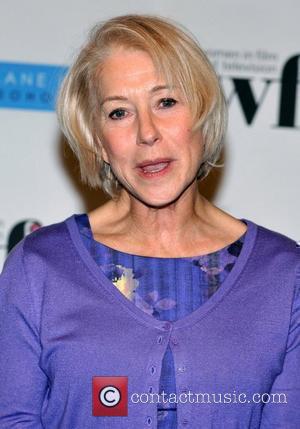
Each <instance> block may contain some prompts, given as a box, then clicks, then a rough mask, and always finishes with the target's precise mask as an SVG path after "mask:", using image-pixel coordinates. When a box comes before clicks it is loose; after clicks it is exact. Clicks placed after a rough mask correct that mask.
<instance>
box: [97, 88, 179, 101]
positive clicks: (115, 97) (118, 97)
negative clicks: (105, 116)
mask: <svg viewBox="0 0 300 429" xmlns="http://www.w3.org/2000/svg"><path fill="white" fill-rule="evenodd" d="M172 88H173V89H174V87H172V86H170V85H156V86H154V87H153V88H151V89H150V91H149V92H150V93H151V94H153V93H155V92H158V91H161V90H163V89H172ZM107 101H128V98H127V97H123V96H122V95H110V96H108V97H105V98H104V99H103V100H102V101H101V103H100V106H102V105H103V104H104V103H106V102H107Z"/></svg>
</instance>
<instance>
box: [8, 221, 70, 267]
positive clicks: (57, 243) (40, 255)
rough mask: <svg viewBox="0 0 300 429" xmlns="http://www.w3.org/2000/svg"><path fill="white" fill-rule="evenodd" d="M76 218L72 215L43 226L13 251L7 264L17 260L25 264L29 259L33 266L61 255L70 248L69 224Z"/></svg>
mask: <svg viewBox="0 0 300 429" xmlns="http://www.w3.org/2000/svg"><path fill="white" fill-rule="evenodd" d="M74 217H75V215H71V216H69V217H68V218H66V219H64V220H62V221H59V222H55V223H52V224H49V225H45V226H42V227H40V228H38V229H36V230H35V231H33V232H31V233H30V234H28V235H26V236H25V237H24V238H23V239H22V240H21V241H19V242H18V243H17V244H16V245H15V246H14V247H13V248H12V249H11V251H10V252H9V254H8V256H7V258H6V261H5V263H6V264H7V263H8V262H9V261H11V262H13V261H17V260H20V261H22V263H23V262H24V261H25V262H26V260H27V259H28V260H29V264H30V265H31V266H32V265H34V264H35V263H36V262H37V260H39V261H41V260H42V259H44V260H47V259H49V258H51V255H55V254H58V253H61V252H62V251H63V249H66V248H67V247H68V246H69V243H70V234H69V228H68V224H69V223H71V222H72V218H74Z"/></svg>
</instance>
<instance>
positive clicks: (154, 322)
mask: <svg viewBox="0 0 300 429" xmlns="http://www.w3.org/2000/svg"><path fill="white" fill-rule="evenodd" d="M75 216H76V214H74V215H72V216H70V217H69V218H68V219H66V221H65V222H66V225H67V227H68V231H69V234H70V237H71V239H72V242H73V244H74V246H75V248H76V250H77V253H78V256H79V258H80V260H81V261H82V263H83V264H84V265H85V266H86V267H87V268H88V269H89V271H90V272H91V274H92V275H93V278H94V281H95V284H96V285H97V287H99V286H100V287H104V288H105V290H106V291H107V292H108V293H109V294H110V295H111V296H112V297H113V298H114V299H115V300H116V301H117V302H119V303H120V304H121V306H122V308H123V309H124V310H125V311H126V312H128V313H129V314H130V315H131V316H133V317H134V318H135V319H136V320H138V321H140V322H141V323H143V324H146V325H148V326H149V325H150V326H152V327H155V328H158V329H162V330H164V331H165V330H170V329H172V328H173V329H179V328H183V327H186V326H189V325H191V324H194V323H196V322H198V321H199V320H200V319H202V318H203V317H204V316H205V315H206V314H207V313H208V312H209V311H210V310H212V309H213V308H214V307H215V306H216V305H217V304H218V303H219V302H220V301H221V300H222V299H223V298H225V296H226V295H227V293H228V292H229V291H230V290H231V288H232V287H233V286H234V284H235V282H236V280H237V279H238V277H239V275H240V274H241V273H242V271H243V269H244V267H245V265H246V263H247V261H248V259H249V257H250V255H251V252H252V250H253V246H254V243H255V239H256V234H257V229H258V226H257V225H256V224H255V223H253V222H251V221H250V220H248V219H240V220H241V221H244V222H245V223H246V224H247V231H246V232H245V233H244V242H243V246H242V250H241V252H240V254H239V256H238V257H237V259H236V261H235V264H234V266H233V268H232V270H231V271H230V272H229V273H228V274H227V277H226V279H225V280H224V282H222V284H221V286H220V287H219V288H218V290H217V291H216V292H215V293H214V294H213V295H212V296H211V297H210V298H209V299H208V300H207V301H206V302H204V303H203V304H202V305H201V306H200V307H199V308H197V309H196V310H194V311H193V312H191V313H190V314H188V315H186V316H185V317H183V318H180V319H178V320H176V321H173V322H171V321H167V320H158V319H156V318H155V317H154V316H152V315H150V314H148V313H146V312H144V311H143V310H141V309H140V308H138V307H137V306H136V305H135V303H134V302H132V301H130V300H129V299H128V298H126V297H125V296H124V295H123V294H122V292H120V291H119V289H118V288H117V287H116V286H115V285H114V284H113V283H112V282H111V281H110V280H109V279H108V278H107V277H106V276H105V274H104V273H103V271H102V270H101V269H99V266H98V265H97V263H96V261H95V260H94V258H93V257H92V255H91V254H90V253H89V251H88V249H87V248H86V246H85V245H84V243H83V241H82V238H81V235H80V232H79V229H78V226H77V223H76V219H75Z"/></svg>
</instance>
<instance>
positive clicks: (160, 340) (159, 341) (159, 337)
mask: <svg viewBox="0 0 300 429" xmlns="http://www.w3.org/2000/svg"><path fill="white" fill-rule="evenodd" d="M162 340H163V337H162V335H159V336H158V337H157V342H158V344H161V343H162Z"/></svg>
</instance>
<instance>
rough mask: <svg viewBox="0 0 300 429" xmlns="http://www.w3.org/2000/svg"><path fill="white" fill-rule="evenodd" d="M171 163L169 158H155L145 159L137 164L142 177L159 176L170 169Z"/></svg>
mask: <svg viewBox="0 0 300 429" xmlns="http://www.w3.org/2000/svg"><path fill="white" fill-rule="evenodd" d="M171 163H172V160H171V159H168V160H157V161H153V162H150V161H145V162H143V163H141V164H139V165H138V171H139V174H140V175H142V176H143V177H148V178H152V177H160V176H162V175H164V174H166V173H167V172H168V171H169V170H170V165H171Z"/></svg>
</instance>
